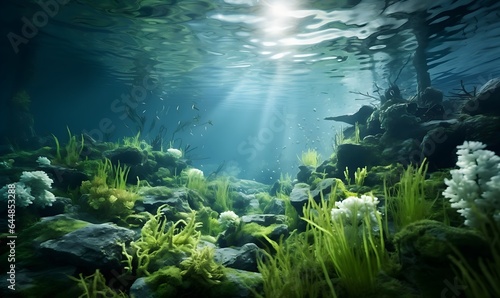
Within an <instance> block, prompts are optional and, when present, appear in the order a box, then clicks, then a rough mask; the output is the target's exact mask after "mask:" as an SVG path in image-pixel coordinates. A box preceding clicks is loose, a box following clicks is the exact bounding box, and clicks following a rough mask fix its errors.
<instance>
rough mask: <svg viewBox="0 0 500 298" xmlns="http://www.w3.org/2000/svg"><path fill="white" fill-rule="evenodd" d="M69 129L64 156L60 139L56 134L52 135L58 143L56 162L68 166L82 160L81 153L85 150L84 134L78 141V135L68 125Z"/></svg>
mask: <svg viewBox="0 0 500 298" xmlns="http://www.w3.org/2000/svg"><path fill="white" fill-rule="evenodd" d="M66 130H67V131H68V142H67V143H66V146H65V147H64V157H63V156H62V154H61V146H60V144H59V140H58V139H57V137H56V136H55V135H52V137H53V138H54V142H55V143H56V157H55V158H54V163H56V164H60V165H66V166H75V165H76V164H77V163H78V161H80V155H81V153H82V151H83V145H84V140H83V134H82V135H81V139H80V141H77V139H76V136H74V135H72V134H71V131H70V130H69V127H66Z"/></svg>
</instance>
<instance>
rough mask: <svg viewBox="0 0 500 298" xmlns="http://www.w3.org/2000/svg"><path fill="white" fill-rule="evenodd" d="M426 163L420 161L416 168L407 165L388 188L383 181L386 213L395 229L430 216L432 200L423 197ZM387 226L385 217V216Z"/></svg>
mask: <svg viewBox="0 0 500 298" xmlns="http://www.w3.org/2000/svg"><path fill="white" fill-rule="evenodd" d="M427 167H428V164H427V162H426V160H425V159H424V161H422V163H421V164H420V166H419V167H418V168H417V167H415V166H413V165H409V166H408V167H407V168H406V170H404V172H403V173H402V175H401V178H400V181H399V182H398V183H397V184H396V185H395V186H394V188H393V189H389V187H388V186H387V182H386V181H384V196H385V198H386V205H385V208H386V214H387V213H388V214H390V215H391V217H392V219H393V220H394V224H395V226H396V228H397V229H399V230H400V229H402V228H404V227H405V226H407V225H408V224H410V223H412V222H415V221H418V220H422V219H427V218H429V217H430V216H431V210H432V207H433V205H434V202H435V201H436V200H435V199H434V200H432V201H431V200H426V198H425V189H424V188H425V175H426V173H427ZM386 227H387V217H386Z"/></svg>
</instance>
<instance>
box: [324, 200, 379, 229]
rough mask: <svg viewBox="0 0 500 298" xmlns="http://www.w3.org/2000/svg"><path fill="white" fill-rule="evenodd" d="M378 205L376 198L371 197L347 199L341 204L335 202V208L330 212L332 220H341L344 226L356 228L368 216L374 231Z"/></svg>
mask: <svg viewBox="0 0 500 298" xmlns="http://www.w3.org/2000/svg"><path fill="white" fill-rule="evenodd" d="M378 203H379V201H378V198H376V197H372V196H367V195H362V196H361V198H358V197H348V198H346V199H344V200H343V201H341V202H335V207H336V208H333V209H332V211H331V216H332V220H333V221H336V220H343V221H344V222H345V223H346V224H350V225H353V226H358V225H359V224H361V223H362V222H363V220H364V218H365V217H366V216H368V217H369V218H370V220H371V222H372V226H373V227H374V229H375V230H376V229H377V228H378V227H377V224H378V221H377V215H380V212H378V211H377V205H378Z"/></svg>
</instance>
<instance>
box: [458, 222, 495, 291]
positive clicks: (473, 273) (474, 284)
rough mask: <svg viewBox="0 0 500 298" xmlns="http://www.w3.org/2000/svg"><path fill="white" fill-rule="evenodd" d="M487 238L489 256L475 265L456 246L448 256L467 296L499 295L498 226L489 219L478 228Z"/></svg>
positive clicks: (480, 259)
mask: <svg viewBox="0 0 500 298" xmlns="http://www.w3.org/2000/svg"><path fill="white" fill-rule="evenodd" d="M479 230H480V232H481V233H482V234H483V235H485V236H486V237H487V239H488V240H489V241H488V243H489V250H490V251H489V253H490V256H491V257H489V258H487V259H485V258H483V257H482V258H479V260H478V263H477V265H476V264H471V263H470V261H468V260H467V259H466V258H465V257H464V255H463V254H462V253H461V252H460V251H458V250H457V249H456V248H453V247H452V249H453V250H454V252H455V255H452V256H450V259H451V261H452V263H453V265H454V266H455V268H456V271H457V272H458V275H459V276H460V278H461V282H462V285H463V289H464V292H465V293H466V294H467V297H491V298H493V297H500V285H499V284H498V280H499V278H500V228H499V227H498V226H497V224H496V223H495V222H493V221H492V220H491V219H488V220H487V222H486V223H485V224H484V225H483V226H482V227H480V228H479Z"/></svg>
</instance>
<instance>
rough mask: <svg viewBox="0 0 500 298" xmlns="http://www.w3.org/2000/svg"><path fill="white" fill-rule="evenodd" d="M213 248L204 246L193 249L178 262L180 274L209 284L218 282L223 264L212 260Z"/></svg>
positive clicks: (203, 283) (222, 274)
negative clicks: (186, 256)
mask: <svg viewBox="0 0 500 298" xmlns="http://www.w3.org/2000/svg"><path fill="white" fill-rule="evenodd" d="M214 254H215V249H214V248H213V247H209V246H205V247H203V248H202V249H199V250H198V249H195V250H193V251H192V252H191V255H190V256H189V257H188V258H187V259H185V260H184V261H182V262H181V263H180V267H181V268H182V269H183V270H182V271H181V275H182V276H183V277H187V278H190V279H193V280H195V281H196V282H198V283H200V284H202V285H205V286H209V285H214V284H219V283H220V282H221V279H222V278H223V277H224V272H223V268H224V267H223V266H222V265H220V264H218V263H217V262H215V260H214Z"/></svg>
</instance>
